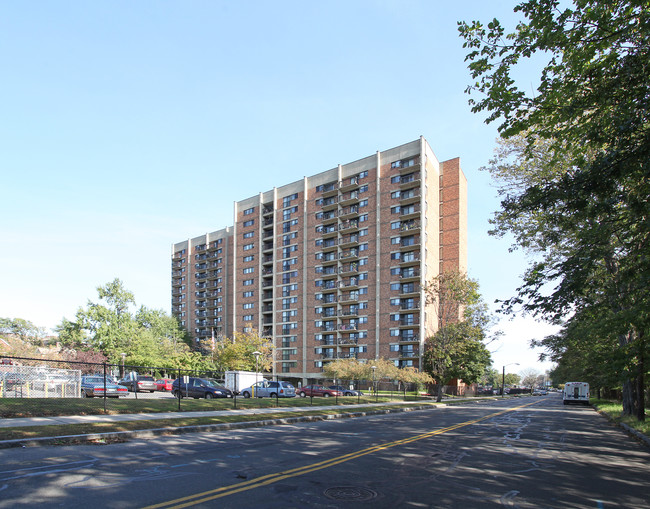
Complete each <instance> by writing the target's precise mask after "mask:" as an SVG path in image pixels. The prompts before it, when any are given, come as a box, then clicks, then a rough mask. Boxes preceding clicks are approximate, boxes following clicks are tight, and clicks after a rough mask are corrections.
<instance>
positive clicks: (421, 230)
mask: <svg viewBox="0 0 650 509" xmlns="http://www.w3.org/2000/svg"><path fill="white" fill-rule="evenodd" d="M233 222H234V226H228V227H226V228H224V229H222V230H217V231H214V232H212V233H208V234H206V235H202V236H200V237H195V238H192V239H189V240H186V241H183V242H178V243H176V244H174V245H173V247H172V313H173V314H174V315H175V316H178V317H179V318H180V320H181V321H182V323H183V325H184V326H185V327H186V328H187V330H188V331H189V332H190V334H191V335H192V336H193V337H194V338H195V340H196V341H197V342H199V341H207V342H210V341H211V338H212V335H213V334H214V336H215V338H216V340H217V341H218V340H220V338H223V337H228V336H230V335H231V334H232V332H233V331H244V330H246V328H247V327H252V328H255V329H257V330H258V331H260V333H261V334H262V335H265V336H268V337H269V338H270V339H271V340H272V341H273V344H274V345H275V347H276V348H275V358H274V368H273V369H274V374H279V375H281V376H284V377H286V378H293V379H303V380H308V379H314V378H319V377H321V376H322V374H321V372H322V368H323V366H324V365H325V363H327V362H329V361H331V360H333V359H342V358H357V359H361V360H366V361H371V360H372V359H375V358H379V357H383V358H387V359H391V360H393V361H394V362H395V364H396V365H397V366H414V367H419V365H420V363H421V354H422V351H423V343H424V340H425V339H426V337H428V336H429V335H431V334H432V333H433V332H435V330H436V327H437V323H436V319H435V314H434V313H433V310H432V309H430V308H429V307H428V306H427V305H426V304H425V298H424V293H423V285H424V283H425V282H426V281H429V280H431V278H433V277H435V276H436V275H438V274H439V273H440V272H441V271H444V270H460V271H466V270H467V181H466V179H465V176H464V174H463V172H462V170H461V168H460V160H459V159H458V158H456V159H451V160H449V161H445V162H439V161H438V160H437V159H436V156H435V155H434V153H433V151H432V150H431V148H430V147H429V144H428V143H427V142H426V140H425V139H424V138H420V139H418V140H415V141H413V142H411V143H407V144H405V145H401V146H399V147H395V148H392V149H389V150H385V151H383V152H377V153H376V154H374V155H371V156H368V157H365V158H363V159H360V160H358V161H355V162H352V163H348V164H344V165H339V166H338V167H336V168H332V169H330V170H327V171H324V172H321V173H317V174H315V175H312V176H310V177H305V178H304V179H303V180H300V181H297V182H293V183H290V184H286V185H284V186H282V187H276V188H273V189H272V190H269V191H266V192H262V193H260V194H258V195H255V196H251V197H250V198H247V199H245V200H241V201H238V202H235V204H234V221H233Z"/></svg>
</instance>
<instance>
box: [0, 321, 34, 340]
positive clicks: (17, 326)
mask: <svg viewBox="0 0 650 509" xmlns="http://www.w3.org/2000/svg"><path fill="white" fill-rule="evenodd" d="M0 334H5V335H13V336H17V337H18V338H19V339H20V340H21V341H28V342H30V343H32V344H38V343H40V342H41V341H42V340H43V338H44V337H45V329H44V328H43V327H37V326H36V325H34V324H33V323H32V322H30V321H29V320H23V319H22V318H0Z"/></svg>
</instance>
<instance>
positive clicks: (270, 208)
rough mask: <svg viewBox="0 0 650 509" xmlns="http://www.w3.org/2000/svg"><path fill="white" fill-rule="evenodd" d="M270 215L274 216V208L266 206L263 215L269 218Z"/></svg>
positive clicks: (263, 208)
mask: <svg viewBox="0 0 650 509" xmlns="http://www.w3.org/2000/svg"><path fill="white" fill-rule="evenodd" d="M269 214H273V206H271V205H264V206H263V207H262V215H263V216H268V215H269Z"/></svg>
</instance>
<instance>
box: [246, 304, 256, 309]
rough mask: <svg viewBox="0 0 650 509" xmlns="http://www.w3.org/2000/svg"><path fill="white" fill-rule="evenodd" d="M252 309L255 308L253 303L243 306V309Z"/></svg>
mask: <svg viewBox="0 0 650 509" xmlns="http://www.w3.org/2000/svg"><path fill="white" fill-rule="evenodd" d="M254 307H255V303H254V302H246V303H245V304H244V309H253V308H254Z"/></svg>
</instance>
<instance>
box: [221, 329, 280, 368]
mask: <svg viewBox="0 0 650 509" xmlns="http://www.w3.org/2000/svg"><path fill="white" fill-rule="evenodd" d="M210 352H211V355H212V356H213V357H214V359H215V364H216V366H217V369H218V370H219V371H255V370H256V368H259V370H260V371H268V370H270V369H271V366H272V364H273V344H272V343H271V342H270V341H269V340H268V338H264V337H262V336H260V335H259V332H258V331H257V330H255V329H251V331H250V332H235V333H233V336H232V338H225V339H223V340H220V341H216V342H215V345H214V348H212V345H210ZM255 352H259V354H260V355H259V356H258V357H257V359H256V356H255Z"/></svg>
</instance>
